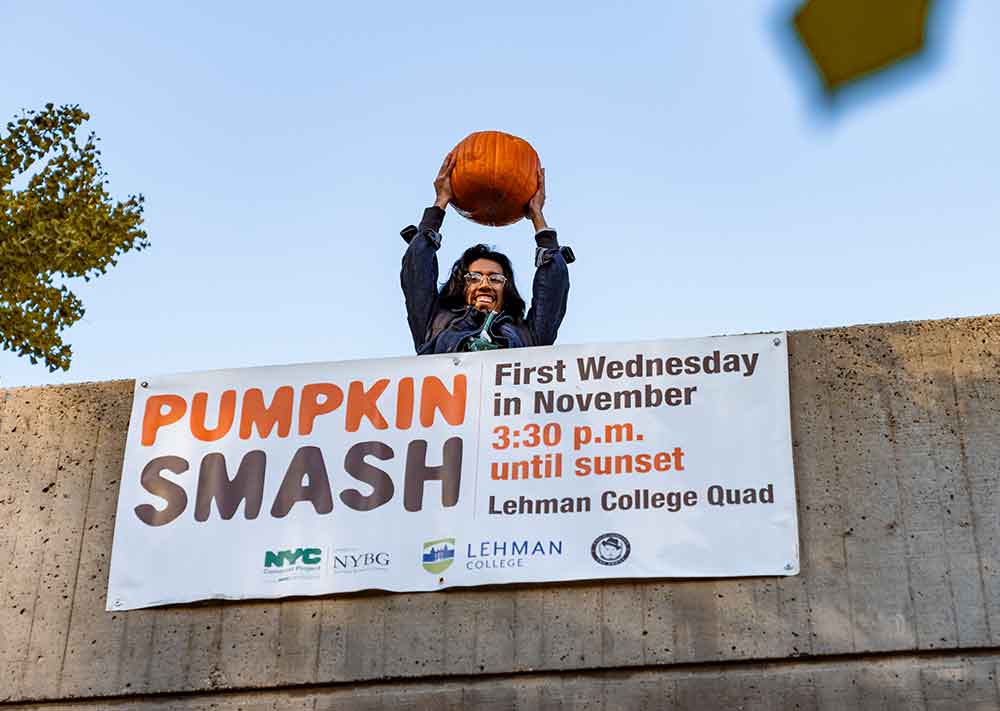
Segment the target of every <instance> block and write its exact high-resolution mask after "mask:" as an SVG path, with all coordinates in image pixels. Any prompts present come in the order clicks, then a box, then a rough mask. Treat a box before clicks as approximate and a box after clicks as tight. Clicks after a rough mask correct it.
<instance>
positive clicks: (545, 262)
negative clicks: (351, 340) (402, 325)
mask: <svg viewBox="0 0 1000 711" xmlns="http://www.w3.org/2000/svg"><path fill="white" fill-rule="evenodd" d="M443 220H444V210H442V209H440V208H438V207H429V208H427V209H426V210H424V215H423V218H422V219H421V220H420V227H414V226H413V225H410V226H409V227H406V228H405V229H403V231H402V232H400V234H401V235H402V236H403V239H404V240H406V241H407V242H408V243H409V246H408V247H407V248H406V253H405V254H404V255H403V268H402V270H401V271H400V274H399V279H400V283H401V284H402V287H403V295H404V296H405V297H406V318H407V321H408V322H409V324H410V333H411V334H412V336H413V346H414V348H415V349H416V351H417V354H418V355H425V354H428V353H454V352H456V351H458V350H459V347H460V346H461V344H462V341H464V340H465V339H466V338H468V337H469V336H471V335H474V334H477V333H479V331H480V330H481V329H482V327H483V321H484V320H485V318H486V314H484V313H483V312H481V311H479V310H477V309H474V308H473V307H471V306H466V307H464V308H460V309H448V308H443V307H440V306H439V305H438V296H439V294H438V261H437V251H438V248H439V247H440V246H441V235H440V233H439V232H438V230H440V229H441V223H442V221H443ZM535 242H536V243H537V245H538V247H537V250H536V252H535V279H534V282H533V283H532V286H531V307H530V308H529V309H528V315H527V316H526V317H525V319H524V321H522V322H521V323H514V319H513V318H511V316H510V315H509V314H507V313H501V314H500V316H499V317H497V319H496V320H495V321H494V322H493V325H492V326H491V327H490V335H491V336H492V337H493V340H494V341H495V342H496V343H497V344H498V345H499V346H501V347H502V348H521V347H523V346H550V345H552V344H553V343H555V341H556V334H557V333H558V331H559V324H561V323H562V320H563V317H564V316H565V315H566V301H567V297H568V296H569V269H567V268H566V265H567V264H568V263H571V262H573V261H574V260H575V257H574V256H573V251H572V250H571V249H570V248H569V247H561V248H560V247H559V242H558V240H557V238H556V232H555V230H544V231H542V232H539V233H538V234H537V235H535Z"/></svg>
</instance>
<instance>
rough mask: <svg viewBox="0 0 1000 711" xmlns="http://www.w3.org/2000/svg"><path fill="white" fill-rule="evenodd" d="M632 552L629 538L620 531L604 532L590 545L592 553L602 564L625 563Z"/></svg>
mask: <svg viewBox="0 0 1000 711" xmlns="http://www.w3.org/2000/svg"><path fill="white" fill-rule="evenodd" d="M631 552H632V546H630V545H629V542H628V539H627V538H625V536H623V535H622V534H620V533H602V534H601V535H600V536H598V537H597V538H595V539H594V544H593V545H592V546H591V547H590V555H591V556H593V558H594V560H596V561H597V562H598V563H600V564H601V565H618V564H619V563H624V562H625V559H626V558H628V554H629V553H631Z"/></svg>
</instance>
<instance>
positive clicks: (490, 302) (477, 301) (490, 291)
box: [465, 259, 503, 311]
mask: <svg viewBox="0 0 1000 711" xmlns="http://www.w3.org/2000/svg"><path fill="white" fill-rule="evenodd" d="M469 271H470V272H479V273H480V274H482V275H483V276H484V277H485V278H484V279H480V280H479V281H478V282H471V283H470V282H466V284H465V303H466V304H468V305H469V306H473V307H475V308H477V309H479V310H480V311H500V310H501V309H502V308H503V284H493V283H491V282H490V281H489V275H490V274H500V275H503V267H501V266H500V265H499V264H497V263H496V262H494V261H493V260H492V259H477V260H476V261H474V262H472V264H470V265H469Z"/></svg>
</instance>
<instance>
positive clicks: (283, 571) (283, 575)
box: [263, 548, 323, 583]
mask: <svg viewBox="0 0 1000 711" xmlns="http://www.w3.org/2000/svg"><path fill="white" fill-rule="evenodd" d="M322 563H323V549H322V548H285V549H282V550H276V551H265V552H264V569H263V572H264V577H265V578H266V579H267V580H269V581H271V582H275V583H281V582H285V581H286V580H315V579H318V578H319V577H321V576H322V574H323V568H322V565H321V564H322Z"/></svg>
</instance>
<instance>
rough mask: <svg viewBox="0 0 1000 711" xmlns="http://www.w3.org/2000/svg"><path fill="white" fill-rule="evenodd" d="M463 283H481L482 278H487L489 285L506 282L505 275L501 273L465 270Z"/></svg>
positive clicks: (471, 284) (499, 284)
mask: <svg viewBox="0 0 1000 711" xmlns="http://www.w3.org/2000/svg"><path fill="white" fill-rule="evenodd" d="M464 279H465V283H466V284H467V285H469V286H473V285H475V284H481V283H482V282H483V280H484V279H485V280H487V281H488V282H489V283H490V286H503V285H504V284H506V283H507V277H505V276H504V275H503V274H496V273H494V274H480V273H479V272H466V273H465V277H464Z"/></svg>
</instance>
